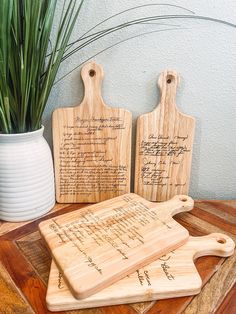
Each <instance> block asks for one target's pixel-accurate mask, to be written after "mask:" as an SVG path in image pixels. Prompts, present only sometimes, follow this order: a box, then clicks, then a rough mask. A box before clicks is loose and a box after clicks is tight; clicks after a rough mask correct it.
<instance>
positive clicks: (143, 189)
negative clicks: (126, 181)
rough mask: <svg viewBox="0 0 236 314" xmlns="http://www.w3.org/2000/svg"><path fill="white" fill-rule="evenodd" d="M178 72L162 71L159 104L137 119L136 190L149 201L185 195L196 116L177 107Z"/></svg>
mask: <svg viewBox="0 0 236 314" xmlns="http://www.w3.org/2000/svg"><path fill="white" fill-rule="evenodd" d="M179 80H180V79H179V75H178V74H177V73H176V72H175V71H169V70H167V71H164V72H163V73H161V75H160V77H159V80H158V86H159V89H160V93H161V96H160V103H159V105H158V106H157V107H156V108H155V110H154V111H152V112H150V113H146V114H143V115H141V116H140V117H139V118H138V120H137V135H136V158H135V180H134V182H135V188H134V191H135V193H137V194H139V195H140V196H142V197H144V198H146V199H148V200H150V201H166V200H168V199H170V198H171V197H173V196H174V195H177V194H188V190H189V181H190V170H191V161H192V147H193V139H194V130H195V119H194V118H193V117H190V116H187V115H185V114H183V113H181V112H180V111H179V110H178V109H177V107H176V103H175V100H176V91H177V87H178V85H179Z"/></svg>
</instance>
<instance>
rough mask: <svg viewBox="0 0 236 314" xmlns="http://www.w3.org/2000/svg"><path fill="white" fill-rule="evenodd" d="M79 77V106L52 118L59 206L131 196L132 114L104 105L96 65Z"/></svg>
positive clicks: (83, 71) (90, 66)
mask: <svg viewBox="0 0 236 314" xmlns="http://www.w3.org/2000/svg"><path fill="white" fill-rule="evenodd" d="M81 77H82V80H83V83H84V99H83V101H82V103H81V104H80V105H79V106H76V107H71V108H58V109H56V110H55V111H54V113H53V117H52V128H53V149H54V164H55V177H56V199H57V202H59V203H95V202H100V201H104V200H106V199H110V198H112V197H115V196H119V195H122V194H125V193H128V192H130V162H131V126H132V116H131V113H130V112H129V111H128V110H125V109H122V108H111V107H108V106H107V105H106V104H105V103H104V101H103V99H102V96H101V84H102V79H103V69H102V67H101V66H100V65H98V64H96V63H94V62H92V63H88V64H86V65H84V67H83V68H82V71H81Z"/></svg>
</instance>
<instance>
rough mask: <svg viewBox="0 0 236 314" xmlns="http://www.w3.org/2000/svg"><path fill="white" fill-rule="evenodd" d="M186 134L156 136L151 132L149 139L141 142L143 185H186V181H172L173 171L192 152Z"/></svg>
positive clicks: (141, 176)
mask: <svg viewBox="0 0 236 314" xmlns="http://www.w3.org/2000/svg"><path fill="white" fill-rule="evenodd" d="M187 139H188V135H186V136H179V135H178V136H175V137H174V138H171V137H170V136H162V135H158V136H155V135H154V134H149V135H148V139H147V140H143V141H141V143H140V147H139V155H140V156H143V164H142V168H141V172H140V179H141V180H142V183H143V185H150V186H160V187H164V186H167V185H170V186H172V185H174V186H175V187H178V186H185V185H186V182H185V181H180V179H179V181H175V182H172V181H171V175H170V174H171V173H174V172H176V169H178V168H179V167H180V166H181V165H182V163H183V160H184V158H185V156H186V155H187V154H189V153H190V152H191V149H190V147H188V145H187V144H186V140H187Z"/></svg>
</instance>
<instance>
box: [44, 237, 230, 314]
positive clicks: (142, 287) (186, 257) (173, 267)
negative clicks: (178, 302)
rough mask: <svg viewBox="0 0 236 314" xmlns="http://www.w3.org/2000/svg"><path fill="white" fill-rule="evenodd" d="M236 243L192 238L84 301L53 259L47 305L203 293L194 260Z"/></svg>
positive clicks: (76, 306) (98, 303)
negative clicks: (72, 288) (65, 279)
mask: <svg viewBox="0 0 236 314" xmlns="http://www.w3.org/2000/svg"><path fill="white" fill-rule="evenodd" d="M234 246H235V244H234V242H233V240H232V239H231V238H229V237H228V236H226V235H224V234H221V233H212V234H210V235H208V236H204V237H196V238H195V237H190V238H189V240H188V242H187V243H186V244H184V245H183V246H181V247H180V248H178V249H176V250H174V251H172V252H170V253H168V254H166V255H164V256H162V257H161V258H159V259H158V260H156V261H155V262H153V263H151V264H149V265H147V266H146V267H144V268H141V269H139V270H137V271H136V272H135V273H132V274H131V275H129V276H127V277H125V278H123V279H121V280H120V281H118V282H116V283H115V284H113V285H111V286H109V287H108V288H106V289H104V290H102V291H100V292H98V293H96V294H94V295H92V296H90V297H88V298H86V299H83V300H77V299H75V298H74V297H73V295H72V294H71V292H70V290H69V288H68V287H67V285H66V283H65V281H64V279H63V277H62V274H61V273H60V272H59V270H58V268H57V267H56V264H55V263H54V262H52V265H51V270H50V275H49V281H48V289H47V296H46V301H47V307H48V309H49V310H51V311H62V310H74V309H83V308H92V307H99V306H108V305H116V304H126V303H135V302H144V301H153V300H160V299H167V298H173V297H182V296H188V295H195V294H197V293H199V292H200V289H201V286H202V280H201V277H200V276H199V274H198V272H197V269H196V267H195V265H194V262H193V261H194V260H195V259H196V258H198V257H200V256H206V255H216V256H224V257H226V256H230V255H232V254H233V251H234Z"/></svg>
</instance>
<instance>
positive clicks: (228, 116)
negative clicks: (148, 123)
mask: <svg viewBox="0 0 236 314" xmlns="http://www.w3.org/2000/svg"><path fill="white" fill-rule="evenodd" d="M161 2H162V1H154V0H148V1H145V0H116V1H114V0H87V1H86V3H85V5H84V7H83V10H82V12H81V16H80V18H79V19H78V22H77V25H76V28H75V31H74V33H73V38H72V39H76V38H78V37H79V35H81V34H83V32H84V31H86V30H87V29H89V27H91V26H93V25H94V24H96V23H97V22H100V21H101V20H103V19H104V18H106V17H108V16H110V15H112V14H115V13H117V12H119V11H122V10H125V9H127V8H130V7H133V6H136V5H139V4H149V3H161ZM164 2H165V1H164ZM167 2H168V3H170V4H176V5H181V6H184V7H186V8H189V9H191V10H193V11H195V12H196V13H197V14H198V15H204V16H211V17H214V18H218V19H224V20H227V21H229V22H232V23H234V22H235V23H236V2H235V1H233V0H227V1H226V0H225V1H222V0H208V1H204V0H201V1H199V0H191V1H187V0H181V1H167ZM58 3H59V4H61V3H62V1H58ZM182 13H184V11H182V10H179V9H176V8H171V7H169V8H168V9H167V8H163V7H151V8H143V9H140V10H139V11H138V10H137V11H135V12H133V13H132V14H131V12H129V13H128V14H126V15H124V17H123V18H122V17H117V18H116V19H115V20H113V22H109V23H107V24H105V25H104V26H103V27H108V26H110V25H115V24H119V23H121V22H123V21H125V20H130V19H133V18H138V17H142V16H151V15H152V16H153V15H159V14H182ZM165 23H169V24H171V25H172V26H160V25H157V24H152V25H142V26H137V27H132V28H129V30H126V31H123V32H119V33H117V34H116V35H113V36H109V37H106V38H104V39H101V40H100V41H97V42H96V43H95V44H93V45H91V46H89V47H87V48H86V49H84V50H83V51H81V52H80V53H77V54H75V55H74V56H73V57H72V58H70V59H69V60H68V61H66V62H65V63H64V64H63V65H62V67H61V71H60V73H59V77H60V76H62V75H63V74H65V73H67V72H68V71H69V70H71V69H73V68H74V67H76V66H77V65H78V64H79V63H81V62H82V61H83V60H85V59H87V58H88V57H90V56H92V55H93V54H95V53H97V52H99V51H100V50H102V49H104V48H106V47H108V46H110V45H112V44H114V43H116V42H117V41H119V40H122V39H125V38H127V37H130V36H135V35H138V34H140V33H143V32H147V31H153V30H158V29H163V28H167V27H169V28H173V27H176V25H181V27H182V29H180V30H171V31H165V32H160V33H152V34H150V35H146V36H142V37H139V38H135V39H132V40H130V41H128V42H125V43H122V44H120V45H118V46H116V47H114V48H112V49H110V50H107V51H105V52H103V53H102V54H100V55H98V56H97V57H96V58H94V59H95V60H96V61H97V62H98V63H100V64H102V65H103V67H104V72H105V80H104V84H103V96H104V100H105V102H106V103H107V104H109V105H111V106H115V107H117V106H120V107H124V108H127V109H129V110H130V111H131V112H132V114H133V119H134V127H135V122H136V118H137V116H138V115H140V114H142V113H145V112H148V111H151V110H153V109H154V108H155V106H156V104H157V103H158V96H159V92H158V91H157V87H156V80H157V76H158V74H159V73H160V72H161V71H162V70H164V69H166V68H169V69H175V70H177V71H178V72H179V73H180V75H181V85H180V88H179V91H178V97H177V105H178V107H179V109H180V110H181V111H182V112H184V113H186V114H189V115H192V116H194V117H196V120H197V129H196V136H195V143H194V151H193V164H192V176H191V188H190V193H189V194H190V195H191V196H193V197H194V198H215V199H232V198H236V143H235V142H236V139H235V136H236V28H235V29H234V28H231V27H229V26H224V25H221V24H217V23H213V22H209V21H196V20H171V21H169V22H168V21H165ZM173 24H174V25H173ZM82 96H83V88H82V84H81V81H80V69H79V68H78V69H77V70H75V71H74V72H72V74H71V75H69V76H68V77H66V78H65V79H64V80H62V81H61V82H59V83H58V84H56V85H55V87H54V89H53V91H52V93H51V96H50V99H49V102H48V107H47V110H46V112H45V115H44V125H45V127H46V132H45V133H46V137H47V139H48V140H49V142H51V113H52V111H53V110H54V109H55V108H57V107H64V106H71V105H73V104H76V103H80V101H81V99H82ZM134 133H135V128H134Z"/></svg>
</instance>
